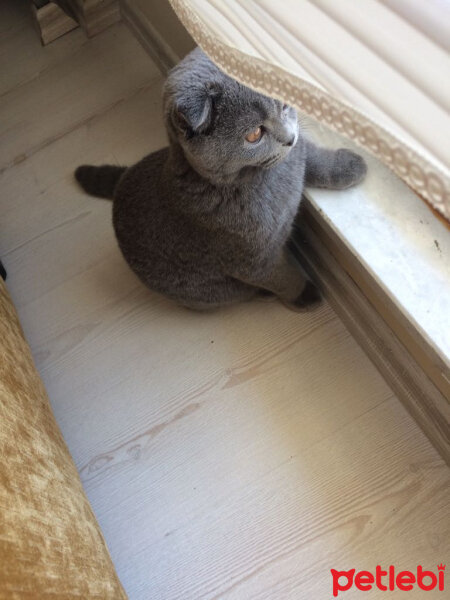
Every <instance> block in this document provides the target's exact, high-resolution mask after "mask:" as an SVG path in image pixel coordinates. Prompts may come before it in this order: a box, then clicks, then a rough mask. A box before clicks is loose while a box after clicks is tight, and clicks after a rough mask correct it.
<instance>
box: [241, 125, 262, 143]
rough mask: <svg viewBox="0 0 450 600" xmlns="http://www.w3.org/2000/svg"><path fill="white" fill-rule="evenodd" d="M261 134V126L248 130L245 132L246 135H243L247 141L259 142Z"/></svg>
mask: <svg viewBox="0 0 450 600" xmlns="http://www.w3.org/2000/svg"><path fill="white" fill-rule="evenodd" d="M261 136H262V127H257V128H256V129H254V130H253V131H250V133H247V135H246V136H245V139H246V140H247V142H250V143H251V144H254V143H255V142H259V140H260V139H261Z"/></svg>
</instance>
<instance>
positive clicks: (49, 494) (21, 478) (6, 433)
mask: <svg viewBox="0 0 450 600" xmlns="http://www.w3.org/2000/svg"><path fill="white" fill-rule="evenodd" d="M0 456H1V466H0V599H1V600H18V599H21V600H22V599H23V598H27V599H36V600H45V599H47V598H48V599H50V598H51V599H52V600H55V599H57V600H66V599H70V598H78V599H80V600H90V599H94V598H95V599H97V598H98V599H114V600H116V599H117V600H121V599H124V598H126V594H125V592H124V591H123V588H122V586H121V584H120V582H119V580H118V577H117V575H116V572H115V570H114V566H113V564H112V562H111V558H110V556H109V553H108V549H107V547H106V544H105V540H104V539H103V536H102V534H101V531H100V528H99V526H98V524H97V521H96V519H95V517H94V514H93V512H92V509H91V507H90V505H89V502H88V500H87V498H86V496H85V493H84V491H83V488H82V485H81V482H80V479H79V476H78V473H77V470H76V468H75V465H74V463H73V461H72V458H71V456H70V454H69V451H68V449H67V446H66V444H65V442H64V440H63V437H62V435H61V432H60V430H59V428H58V425H57V424H56V421H55V419H54V417H53V413H52V410H51V407H50V404H49V401H48V397H47V394H46V392H45V389H44V386H43V384H42V382H41V380H40V377H39V375H38V373H37V371H36V368H35V366H34V363H33V359H32V357H31V353H30V349H29V347H28V344H27V342H26V340H25V338H24V336H23V332H22V329H21V327H20V324H19V321H18V318H17V314H16V311H15V309H14V306H13V304H12V302H11V299H10V297H9V295H8V293H7V291H6V287H5V284H4V282H3V281H2V280H1V279H0Z"/></svg>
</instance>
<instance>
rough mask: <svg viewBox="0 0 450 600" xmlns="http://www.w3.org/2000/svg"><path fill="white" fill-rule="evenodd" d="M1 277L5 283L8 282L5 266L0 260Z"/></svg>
mask: <svg viewBox="0 0 450 600" xmlns="http://www.w3.org/2000/svg"><path fill="white" fill-rule="evenodd" d="M0 277H1V278H2V279H3V281H5V280H6V270H5V267H4V266H3V263H2V261H1V260H0Z"/></svg>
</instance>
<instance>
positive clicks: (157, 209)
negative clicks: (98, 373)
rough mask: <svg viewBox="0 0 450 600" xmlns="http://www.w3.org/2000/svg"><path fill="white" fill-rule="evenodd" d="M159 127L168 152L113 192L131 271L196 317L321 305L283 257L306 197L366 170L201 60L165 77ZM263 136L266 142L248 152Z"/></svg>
mask: <svg viewBox="0 0 450 600" xmlns="http://www.w3.org/2000/svg"><path fill="white" fill-rule="evenodd" d="M164 118H165V123H166V127H167V132H168V135H169V141H170V145H169V147H167V148H164V149H162V150H159V151H158V152H154V153H153V154H150V155H148V156H146V157H145V158H144V159H142V160H141V161H140V162H138V163H137V164H135V165H134V166H132V167H130V168H129V169H127V170H126V171H125V173H123V172H122V171H117V177H116V180H115V181H114V182H111V180H109V183H108V186H109V188H110V189H111V190H113V189H114V204H113V224H114V228H115V232H116V236H117V239H118V242H119V246H120V248H121V250H122V252H123V255H124V257H125V259H126V260H127V262H128V263H129V265H130V267H131V268H132V269H133V271H134V272H135V273H136V274H137V275H138V276H139V278H140V279H141V280H142V281H143V282H144V283H145V284H146V285H147V286H148V287H150V288H151V289H153V290H155V291H157V292H160V293H162V294H165V295H166V296H169V297H170V298H173V299H174V300H176V301H178V302H180V303H181V304H184V305H186V306H190V307H193V308H209V307H217V306H222V305H225V304H230V303H233V302H238V301H242V300H247V299H250V298H252V297H254V296H255V295H257V294H258V293H264V292H261V291H262V290H264V291H270V292H272V293H274V294H276V295H277V296H278V297H279V298H280V299H281V300H283V301H284V302H286V303H288V304H290V305H295V306H297V307H300V308H303V307H306V306H308V305H309V304H312V303H314V302H316V301H317V300H318V299H319V294H318V292H317V290H316V288H315V287H314V285H313V284H312V283H311V282H310V281H309V280H308V279H307V276H306V275H305V273H304V272H303V271H302V269H301V268H300V267H299V265H298V263H296V262H295V261H294V260H293V258H292V256H291V254H290V253H289V251H288V250H287V247H286V243H287V241H288V238H289V235H290V233H291V230H292V226H293V222H294V219H295V216H296V214H297V211H298V208H299V203H300V199H301V195H302V190H303V185H304V184H306V185H311V186H320V187H329V188H334V189H344V188H346V187H349V186H351V185H355V184H356V183H358V182H360V181H361V180H362V179H363V178H364V176H365V173H366V165H365V163H364V161H363V159H362V158H361V157H360V156H359V155H357V154H355V153H353V152H350V151H348V150H345V149H340V150H338V151H333V150H326V149H321V148H318V147H316V146H314V145H313V144H312V143H311V142H310V141H308V140H306V139H305V138H304V137H303V136H302V134H301V132H300V131H299V126H298V121H297V115H296V112H295V110H294V109H293V108H291V107H286V106H285V107H283V105H282V104H281V103H280V102H278V101H277V100H273V99H271V98H268V97H266V96H263V95H261V94H258V93H256V92H254V91H252V90H250V89H249V88H247V87H245V86H243V85H241V84H239V83H237V82H236V81H234V80H233V79H231V78H230V77H228V76H226V75H225V74H224V73H222V72H221V71H220V70H219V69H218V68H217V67H216V66H215V65H214V64H213V63H212V62H211V61H210V60H209V59H208V58H207V57H206V55H205V54H204V53H203V52H202V51H201V50H200V49H196V50H194V51H193V52H191V53H190V54H189V55H188V56H187V57H186V58H185V59H184V60H183V61H182V62H181V63H180V64H179V65H178V66H176V67H175V68H174V69H173V70H172V71H171V73H170V74H169V77H168V79H167V82H166V86H165V91H164ZM261 125H262V126H263V128H264V135H263V137H262V138H261V140H260V141H259V142H257V143H255V144H251V143H250V142H247V141H246V140H245V136H246V134H248V133H249V132H250V131H252V130H254V129H255V128H256V127H258V126H261ZM84 172H86V173H87V171H84ZM80 173H82V171H80V170H78V180H79V181H80V183H81V184H82V185H83V187H85V189H86V190H87V191H91V193H92V192H93V193H95V189H94V190H93V189H92V187H91V188H90V187H89V184H88V182H87V181H83V176H81V177H80ZM108 173H109V174H111V171H110V170H109V171H108ZM89 176H90V177H91V179H92V177H93V174H92V171H90V172H89ZM97 185H99V184H97ZM100 189H102V191H103V190H104V188H100Z"/></svg>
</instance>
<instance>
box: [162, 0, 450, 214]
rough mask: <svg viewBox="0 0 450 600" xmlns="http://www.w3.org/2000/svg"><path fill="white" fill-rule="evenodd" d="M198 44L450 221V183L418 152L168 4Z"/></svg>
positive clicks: (180, 5) (186, 7)
mask: <svg viewBox="0 0 450 600" xmlns="http://www.w3.org/2000/svg"><path fill="white" fill-rule="evenodd" d="M169 1H170V3H171V5H172V7H173V9H174V11H175V12H176V14H177V15H178V17H179V19H180V20H181V22H182V23H183V25H184V26H185V27H186V29H187V30H188V31H189V33H190V34H191V36H192V37H193V38H194V40H195V42H196V43H197V44H198V45H199V46H200V47H201V48H202V49H203V50H204V52H206V54H208V56H209V57H210V58H211V59H212V60H213V61H214V62H215V63H216V64H217V65H218V66H219V67H220V68H221V69H222V70H223V71H224V72H225V73H227V75H229V76H230V77H233V78H234V79H237V80H238V81H239V82H240V83H242V84H243V85H247V86H249V87H251V88H253V89H255V90H256V91H258V92H260V93H263V94H266V95H268V96H272V97H274V98H278V99H280V100H282V101H284V102H287V103H289V104H291V105H293V106H295V107H296V108H297V109H298V110H300V111H301V112H303V113H305V114H307V115H308V116H310V117H312V118H313V119H315V120H316V121H318V122H320V123H324V124H325V125H327V126H328V127H330V128H331V129H333V130H334V131H336V132H337V133H339V134H342V135H344V136H345V137H347V138H348V139H350V140H352V141H354V142H355V143H356V144H358V145H359V146H361V147H362V148H364V149H365V150H368V151H369V152H370V153H371V154H372V155H373V156H375V157H376V158H378V159H379V160H380V161H381V162H382V163H383V164H385V165H386V166H388V167H389V168H390V169H391V170H392V171H393V172H394V173H395V174H396V175H398V176H399V177H400V178H401V179H402V180H403V181H404V182H405V183H406V184H407V185H409V186H410V187H411V188H412V189H413V190H414V191H415V192H416V193H417V194H419V195H420V196H422V197H423V198H424V199H425V200H426V201H427V202H428V203H429V204H430V205H431V206H432V207H433V208H434V209H436V210H437V211H438V212H439V213H440V214H441V215H442V216H443V217H444V218H445V219H447V220H448V221H450V179H449V177H448V176H446V175H445V174H444V173H443V172H442V171H441V170H440V169H439V168H438V167H437V166H434V165H432V164H431V163H430V162H429V161H428V160H427V159H426V158H424V157H423V156H421V155H420V154H419V153H418V152H417V151H416V150H413V149H412V148H410V147H408V146H407V144H406V143H404V142H402V141H401V140H399V139H398V138H397V137H396V136H395V135H394V134H392V133H390V132H389V131H387V130H386V129H385V128H384V127H382V126H381V125H378V124H377V123H375V122H374V121H372V120H371V119H370V118H369V117H368V116H366V115H364V114H363V113H362V112H360V111H359V110H357V109H355V108H354V107H351V106H350V105H346V104H345V103H344V102H342V101H340V100H337V99H335V98H333V97H332V96H330V95H329V94H327V93H326V92H324V91H322V90H320V89H319V88H318V87H316V86H314V85H313V84H311V83H309V82H307V81H305V80H303V79H301V78H300V77H298V76H295V75H293V74H291V73H288V72H287V71H284V70H283V69H282V68H281V67H278V66H276V65H272V64H270V63H266V62H264V61H263V60H260V59H258V58H256V57H253V56H248V55H247V54H245V53H243V52H241V51H239V50H238V49H236V48H232V47H231V46H228V45H227V44H225V43H224V42H222V41H221V40H218V39H217V38H216V37H214V36H213V35H212V33H211V32H210V30H209V28H208V26H207V25H206V24H205V22H204V21H203V20H202V19H201V17H199V16H198V15H197V13H196V11H195V10H194V9H193V7H192V6H191V5H190V4H189V2H188V1H186V0H169Z"/></svg>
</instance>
